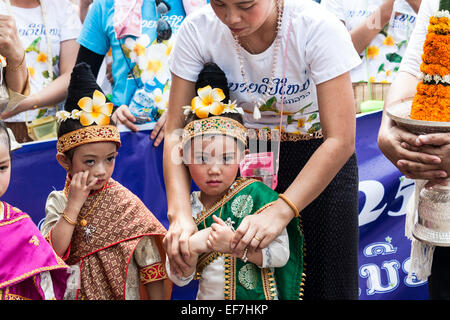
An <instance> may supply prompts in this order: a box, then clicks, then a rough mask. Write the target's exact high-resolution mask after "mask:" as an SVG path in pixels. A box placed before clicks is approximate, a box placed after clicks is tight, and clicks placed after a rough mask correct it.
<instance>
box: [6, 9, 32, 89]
mask: <svg viewBox="0 0 450 320" xmlns="http://www.w3.org/2000/svg"><path fill="white" fill-rule="evenodd" d="M0 54H1V55H2V56H4V57H5V58H6V63H7V66H6V68H5V69H4V70H3V72H5V80H6V86H7V87H8V88H9V89H10V90H12V91H15V92H18V93H23V91H24V90H25V88H26V87H27V85H26V82H27V77H28V70H27V66H26V62H25V50H24V49H23V47H22V43H21V42H20V38H19V35H18V33H17V28H16V23H15V21H14V18H13V17H11V16H9V15H3V14H0Z"/></svg>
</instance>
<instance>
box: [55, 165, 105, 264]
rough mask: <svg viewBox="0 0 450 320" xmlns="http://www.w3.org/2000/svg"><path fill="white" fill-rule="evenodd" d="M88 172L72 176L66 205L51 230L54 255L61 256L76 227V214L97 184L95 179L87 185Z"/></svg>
mask: <svg viewBox="0 0 450 320" xmlns="http://www.w3.org/2000/svg"><path fill="white" fill-rule="evenodd" d="M88 175H89V172H88V171H84V172H78V173H76V174H74V175H73V178H72V181H71V182H70V187H69V195H68V197H67V205H66V208H65V210H64V212H63V213H62V214H61V216H60V218H59V220H58V221H57V222H56V224H55V226H54V227H53V229H52V232H51V235H52V239H51V241H52V244H53V248H54V249H55V251H56V253H57V254H58V255H59V256H61V257H62V256H63V255H64V253H65V252H66V251H67V248H68V247H69V245H70V242H71V240H72V234H73V230H74V229H75V226H76V225H77V220H78V214H79V213H80V210H81V208H82V207H83V204H84V202H85V201H86V199H87V197H88V195H89V192H90V191H91V188H92V187H93V186H94V185H95V183H96V182H97V178H95V179H94V180H92V181H91V182H90V183H89V184H87V178H88Z"/></svg>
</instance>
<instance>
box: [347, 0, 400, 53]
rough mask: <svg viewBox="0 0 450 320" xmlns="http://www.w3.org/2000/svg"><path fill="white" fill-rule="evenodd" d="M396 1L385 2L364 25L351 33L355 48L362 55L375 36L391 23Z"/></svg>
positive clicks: (388, 0)
mask: <svg viewBox="0 0 450 320" xmlns="http://www.w3.org/2000/svg"><path fill="white" fill-rule="evenodd" d="M393 6H394V0H385V1H384V2H383V3H382V4H381V5H380V6H379V7H378V8H377V9H376V10H375V11H374V12H373V13H372V14H371V15H370V16H368V17H367V18H366V19H365V20H364V22H363V23H361V24H360V25H359V26H358V27H356V28H354V29H353V30H351V31H350V35H351V37H352V42H353V46H354V47H355V49H356V52H358V53H359V54H361V53H362V52H363V51H364V50H365V49H366V47H367V46H368V45H369V44H370V43H371V42H372V40H373V39H374V38H375V36H376V35H377V34H378V33H379V32H380V31H381V30H382V29H383V27H384V26H385V25H386V24H387V23H389V20H390V18H391V15H392V9H393Z"/></svg>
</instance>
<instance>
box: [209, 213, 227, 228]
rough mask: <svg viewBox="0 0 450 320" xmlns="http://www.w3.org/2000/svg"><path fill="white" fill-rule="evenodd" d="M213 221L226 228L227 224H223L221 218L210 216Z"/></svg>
mask: <svg viewBox="0 0 450 320" xmlns="http://www.w3.org/2000/svg"><path fill="white" fill-rule="evenodd" d="M212 218H213V220H214V222H215V223H218V224H220V225H222V226H226V225H227V224H226V223H225V221H223V220H222V219H221V218H219V217H217V216H216V215H214V214H213V216H212Z"/></svg>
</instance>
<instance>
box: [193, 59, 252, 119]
mask: <svg viewBox="0 0 450 320" xmlns="http://www.w3.org/2000/svg"><path fill="white" fill-rule="evenodd" d="M208 85H209V86H211V87H212V88H220V89H222V91H223V93H224V95H225V99H223V101H222V102H224V103H228V102H229V100H230V89H229V87H228V80H227V77H226V75H225V73H224V72H223V71H222V69H220V67H219V66H218V65H217V64H215V63H214V62H207V63H205V64H204V65H203V69H202V70H201V71H200V73H199V74H198V78H197V81H196V82H195V93H197V90H198V89H200V88H203V87H206V86H208ZM210 116H212V115H210ZM220 116H221V117H227V118H231V119H233V120H236V121H238V122H239V123H240V124H244V120H243V119H242V115H241V114H239V113H224V114H221V115H220ZM199 119H200V118H198V117H197V115H196V114H195V113H189V115H188V116H187V117H186V119H185V123H184V125H185V126H186V125H187V124H188V123H190V122H192V121H195V120H199Z"/></svg>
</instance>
